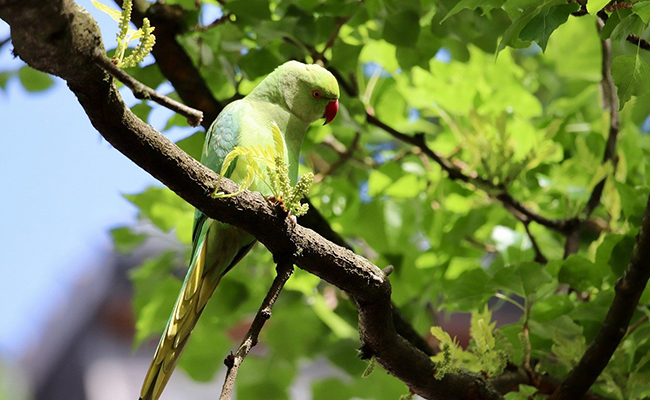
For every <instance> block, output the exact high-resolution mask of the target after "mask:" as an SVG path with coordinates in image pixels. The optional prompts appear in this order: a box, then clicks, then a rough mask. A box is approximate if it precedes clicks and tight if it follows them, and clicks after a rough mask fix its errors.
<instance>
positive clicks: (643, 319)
mask: <svg viewBox="0 0 650 400" xmlns="http://www.w3.org/2000/svg"><path fill="white" fill-rule="evenodd" d="M646 322H648V315H647V314H646V315H644V316H642V317H641V318H639V319H638V320H637V321H636V322H635V323H633V324H632V325H630V327H629V328H628V329H627V332H625V337H624V338H623V340H625V339H627V337H628V336H630V335H631V334H632V333H634V331H635V330H637V329H638V328H639V327H640V326H641V325H643V324H644V323H646Z"/></svg>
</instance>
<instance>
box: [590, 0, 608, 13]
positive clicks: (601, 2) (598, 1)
mask: <svg viewBox="0 0 650 400" xmlns="http://www.w3.org/2000/svg"><path fill="white" fill-rule="evenodd" d="M610 1H611V0H588V1H587V11H588V12H589V14H591V15H596V13H597V12H598V11H600V10H602V9H603V8H605V6H606V5H607V4H609V3H610Z"/></svg>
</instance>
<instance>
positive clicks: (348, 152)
mask: <svg viewBox="0 0 650 400" xmlns="http://www.w3.org/2000/svg"><path fill="white" fill-rule="evenodd" d="M360 139H361V133H360V132H357V133H356V134H355V135H354V139H352V143H350V146H349V147H348V148H347V149H345V151H343V152H342V153H339V158H338V160H336V161H335V162H333V163H332V164H330V165H329V166H328V167H327V168H326V169H325V170H324V171H321V172H319V173H318V174H317V175H316V176H315V177H314V182H315V183H318V182H320V181H322V180H323V179H325V177H327V176H328V175H331V174H332V173H333V172H334V171H336V170H337V169H338V168H339V167H341V166H342V165H343V164H345V163H346V162H347V161H348V160H349V159H350V158H352V156H353V155H354V152H355V151H356V149H357V147H358V146H359V140H360Z"/></svg>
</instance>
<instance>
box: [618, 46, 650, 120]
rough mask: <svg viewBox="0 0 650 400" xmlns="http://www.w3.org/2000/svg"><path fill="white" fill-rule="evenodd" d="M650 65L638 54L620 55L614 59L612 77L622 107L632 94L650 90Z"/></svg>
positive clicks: (644, 92)
mask: <svg viewBox="0 0 650 400" xmlns="http://www.w3.org/2000/svg"><path fill="white" fill-rule="evenodd" d="M649 77H650V67H648V64H646V63H645V61H643V59H642V58H641V57H640V56H639V55H638V54H635V55H626V56H618V57H616V58H615V59H614V60H613V61H612V78H614V83H615V84H616V93H617V94H618V99H619V101H620V108H621V109H622V108H623V106H624V105H625V103H626V102H627V101H628V100H630V98H632V96H641V95H644V94H646V93H648V92H650V79H648V78H649Z"/></svg>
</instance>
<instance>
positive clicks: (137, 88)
mask: <svg viewBox="0 0 650 400" xmlns="http://www.w3.org/2000/svg"><path fill="white" fill-rule="evenodd" d="M95 63H96V64H97V65H98V66H100V67H101V68H103V69H104V70H105V71H106V72H108V73H109V74H111V75H112V76H113V77H114V78H117V79H118V80H119V81H120V82H122V83H123V84H125V85H126V86H127V87H128V88H129V89H131V91H132V92H133V95H134V96H135V98H136V99H141V100H153V101H155V102H156V103H158V104H160V105H161V106H163V107H165V108H168V109H170V110H172V111H174V112H176V113H178V114H180V115H182V116H184V117H185V118H187V122H188V123H189V124H190V125H191V126H198V125H199V124H200V123H201V121H202V120H203V113H202V112H201V111H199V110H196V109H194V108H192V107H188V106H186V105H185V104H182V103H179V102H177V101H176V100H174V99H172V98H169V97H167V96H165V95H163V94H160V93H158V92H156V91H155V90H153V89H152V88H150V87H149V86H147V85H145V84H143V83H142V82H140V81H138V80H137V79H135V78H133V77H132V76H131V75H129V74H127V73H126V72H125V71H124V70H123V69H122V68H120V67H118V66H117V65H115V63H114V62H113V61H112V60H111V59H109V58H108V57H106V54H104V53H103V52H101V51H97V52H95Z"/></svg>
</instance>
